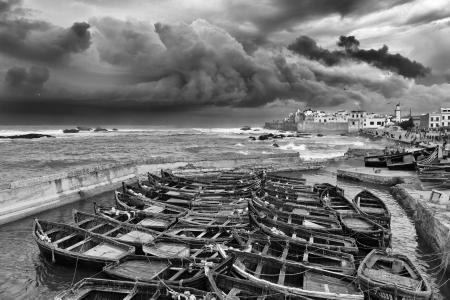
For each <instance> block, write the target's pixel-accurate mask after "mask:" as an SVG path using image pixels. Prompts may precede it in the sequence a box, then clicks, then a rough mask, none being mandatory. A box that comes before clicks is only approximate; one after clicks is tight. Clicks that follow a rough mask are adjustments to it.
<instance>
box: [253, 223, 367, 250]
mask: <svg viewBox="0 0 450 300" xmlns="http://www.w3.org/2000/svg"><path fill="white" fill-rule="evenodd" d="M249 216H250V222H251V223H252V224H253V225H254V226H255V227H256V228H259V229H261V231H262V232H264V233H265V234H267V235H270V236H273V237H276V238H281V239H285V240H292V241H294V242H297V243H303V244H307V245H313V246H317V247H322V248H324V249H330V250H334V251H343V252H348V253H358V247H357V245H356V241H355V239H353V238H351V237H345V236H341V235H333V234H326V233H318V232H312V231H306V230H302V229H294V228H292V227H291V226H283V224H280V223H278V224H277V223H275V222H273V221H272V220H270V219H266V220H263V219H261V218H259V217H258V216H256V215H255V214H250V215H249Z"/></svg>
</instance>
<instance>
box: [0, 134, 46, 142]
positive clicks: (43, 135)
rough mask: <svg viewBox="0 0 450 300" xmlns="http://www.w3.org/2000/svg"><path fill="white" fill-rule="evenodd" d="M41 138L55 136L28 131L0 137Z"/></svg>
mask: <svg viewBox="0 0 450 300" xmlns="http://www.w3.org/2000/svg"><path fill="white" fill-rule="evenodd" d="M40 138H54V136H53V135H48V134H40V133H27V134H18V135H0V139H11V140H15V139H40Z"/></svg>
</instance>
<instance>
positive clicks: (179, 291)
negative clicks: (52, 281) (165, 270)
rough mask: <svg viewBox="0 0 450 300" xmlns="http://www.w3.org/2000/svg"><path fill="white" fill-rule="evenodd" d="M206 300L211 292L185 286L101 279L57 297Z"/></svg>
mask: <svg viewBox="0 0 450 300" xmlns="http://www.w3.org/2000/svg"><path fill="white" fill-rule="evenodd" d="M190 297H195V298H192V299H198V300H200V299H204V300H207V299H208V300H211V299H212V297H213V295H212V294H211V292H205V291H200V290H197V289H194V288H189V287H184V286H181V287H180V286H173V285H166V284H164V283H162V282H159V283H155V284H149V283H141V282H131V281H119V280H109V279H99V278H85V279H83V280H81V281H79V282H77V283H76V284H75V285H74V286H72V287H71V288H70V289H67V290H65V291H63V292H61V293H59V294H58V295H56V296H55V298H54V299H55V300H90V299H98V300H100V299H105V300H106V299H109V300H112V299H114V300H115V299H117V300H119V299H120V300H128V299H129V300H131V299H152V300H173V299H191V298H190Z"/></svg>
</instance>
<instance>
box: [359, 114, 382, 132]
mask: <svg viewBox="0 0 450 300" xmlns="http://www.w3.org/2000/svg"><path fill="white" fill-rule="evenodd" d="M386 123H387V121H386V117H384V116H380V115H377V114H367V115H366V116H365V118H364V121H363V128H373V129H376V128H383V127H384V126H385V125H386Z"/></svg>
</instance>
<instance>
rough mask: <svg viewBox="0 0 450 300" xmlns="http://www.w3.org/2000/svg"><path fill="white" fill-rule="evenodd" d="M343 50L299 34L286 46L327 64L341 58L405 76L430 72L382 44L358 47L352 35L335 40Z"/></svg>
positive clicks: (421, 75)
mask: <svg viewBox="0 0 450 300" xmlns="http://www.w3.org/2000/svg"><path fill="white" fill-rule="evenodd" d="M337 45H338V46H339V47H343V48H344V49H345V51H329V50H326V49H323V48H321V47H319V46H318V45H317V43H316V42H315V41H314V40H313V39H312V38H310V37H307V36H301V37H299V38H297V39H296V40H295V42H293V43H292V44H290V45H289V46H288V49H289V50H291V51H293V52H295V53H298V54H300V55H304V56H306V57H308V58H310V59H314V60H318V61H322V62H324V63H325V64H327V65H335V64H338V63H340V62H342V61H343V60H347V59H353V60H356V61H363V62H366V63H369V64H372V65H374V66H376V67H378V68H380V69H386V70H391V71H394V72H396V73H398V74H400V75H402V76H405V77H407V78H416V77H423V76H425V75H427V74H428V73H430V71H431V70H430V68H427V67H425V66H423V65H422V64H420V63H418V62H416V61H412V60H410V59H408V58H407V57H404V56H402V55H400V54H398V53H397V54H390V53H389V52H388V51H389V49H388V47H387V46H386V45H384V46H383V47H381V48H380V49H378V50H375V49H369V50H364V49H359V45H360V42H359V41H358V40H357V39H356V38H355V37H354V36H340V37H339V41H338V42H337Z"/></svg>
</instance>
